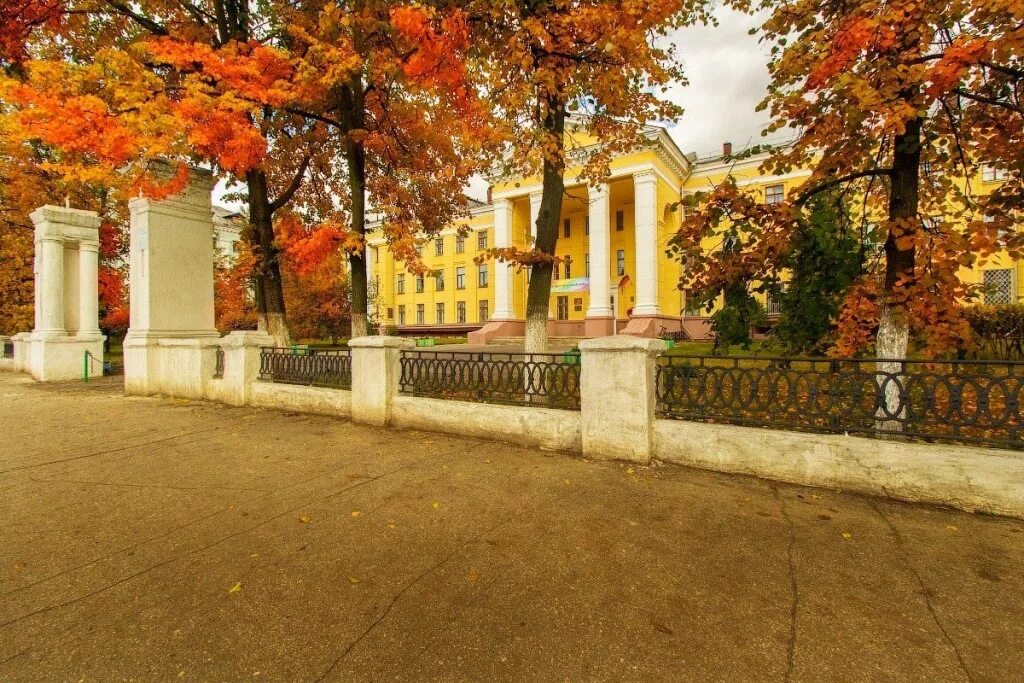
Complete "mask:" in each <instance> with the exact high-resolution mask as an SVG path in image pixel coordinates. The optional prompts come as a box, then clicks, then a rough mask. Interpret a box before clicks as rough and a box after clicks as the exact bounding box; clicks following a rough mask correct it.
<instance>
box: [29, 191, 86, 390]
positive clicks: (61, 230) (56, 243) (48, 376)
mask: <svg viewBox="0 0 1024 683" xmlns="http://www.w3.org/2000/svg"><path fill="white" fill-rule="evenodd" d="M31 218H32V223H33V224H34V225H35V231H36V233H35V247H36V254H35V286H36V296H35V303H36V312H35V318H36V326H35V329H34V330H33V332H32V335H31V336H30V337H29V338H28V339H27V346H28V348H27V359H26V362H24V363H22V364H21V365H22V367H23V368H25V369H27V370H28V371H29V372H31V373H32V376H33V377H34V378H35V379H37V380H40V381H44V382H47V381H62V380H69V379H79V378H81V377H82V376H83V375H84V374H85V373H88V374H89V375H90V376H98V375H102V374H103V342H104V340H105V337H104V336H103V335H102V334H100V326H99V314H98V311H99V294H98V289H99V286H98V283H97V277H98V259H99V248H100V234H99V228H100V218H99V215H98V214H97V213H95V212H94V211H82V210H80V209H71V208H66V207H61V206H41V207H39V208H38V209H36V210H35V211H33V212H32V215H31ZM87 353H88V354H89V355H90V356H91V358H89V359H88V360H87V357H86V354H87Z"/></svg>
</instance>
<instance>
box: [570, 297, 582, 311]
mask: <svg viewBox="0 0 1024 683" xmlns="http://www.w3.org/2000/svg"><path fill="white" fill-rule="evenodd" d="M572 310H574V311H576V312H577V313H582V312H583V298H582V297H576V298H575V299H573V300H572Z"/></svg>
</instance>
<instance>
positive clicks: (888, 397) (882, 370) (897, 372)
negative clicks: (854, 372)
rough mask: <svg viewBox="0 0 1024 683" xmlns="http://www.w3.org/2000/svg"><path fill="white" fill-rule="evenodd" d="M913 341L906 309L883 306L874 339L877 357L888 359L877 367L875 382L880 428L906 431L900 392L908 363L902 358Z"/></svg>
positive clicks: (877, 426)
mask: <svg viewBox="0 0 1024 683" xmlns="http://www.w3.org/2000/svg"><path fill="white" fill-rule="evenodd" d="M909 343H910V324H909V321H908V320H907V317H906V314H905V313H904V312H903V311H898V310H895V309H893V307H892V306H889V305H883V306H882V312H881V315H880V316H879V324H878V337H877V339H876V341H875V356H876V357H878V358H881V359H883V360H884V361H888V362H880V363H878V364H877V366H876V370H877V371H878V374H877V375H876V381H877V383H878V387H879V390H880V400H879V406H878V410H877V411H876V413H875V414H876V416H877V418H878V419H877V420H876V422H875V428H876V429H878V430H880V431H887V432H900V431H903V423H902V422H901V420H904V419H906V416H907V409H906V406H905V405H903V400H902V398H901V397H900V394H901V393H902V390H903V384H904V382H905V381H906V380H905V379H904V375H903V371H904V367H905V364H904V363H903V362H902V359H905V358H906V357H907V347H908V346H909Z"/></svg>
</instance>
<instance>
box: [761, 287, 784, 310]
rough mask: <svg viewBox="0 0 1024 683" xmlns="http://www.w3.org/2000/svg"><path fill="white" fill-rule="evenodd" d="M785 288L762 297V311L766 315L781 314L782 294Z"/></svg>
mask: <svg viewBox="0 0 1024 683" xmlns="http://www.w3.org/2000/svg"><path fill="white" fill-rule="evenodd" d="M785 291H786V290H785V288H782V289H780V290H779V291H778V292H766V293H765V295H764V310H765V313H767V314H768V315H780V314H781V313H782V293H783V292H785Z"/></svg>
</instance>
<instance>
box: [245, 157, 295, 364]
mask: <svg viewBox="0 0 1024 683" xmlns="http://www.w3.org/2000/svg"><path fill="white" fill-rule="evenodd" d="M245 179H246V185H247V186H248V190H249V235H248V238H249V241H250V244H251V245H252V251H253V254H254V255H255V256H256V267H255V270H254V271H253V286H254V289H255V294H256V318H257V327H258V328H259V330H260V331H262V332H266V333H267V334H269V335H270V336H271V337H273V338H274V343H275V344H276V345H278V346H288V345H289V344H291V335H290V334H289V333H288V323H287V319H286V316H285V304H284V288H283V286H282V283H281V263H280V260H279V259H278V252H277V246H276V245H275V244H274V216H273V210H272V209H271V206H270V197H269V193H268V190H267V176H266V173H264V172H263V171H260V170H252V171H249V172H248V173H246V176H245Z"/></svg>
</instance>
